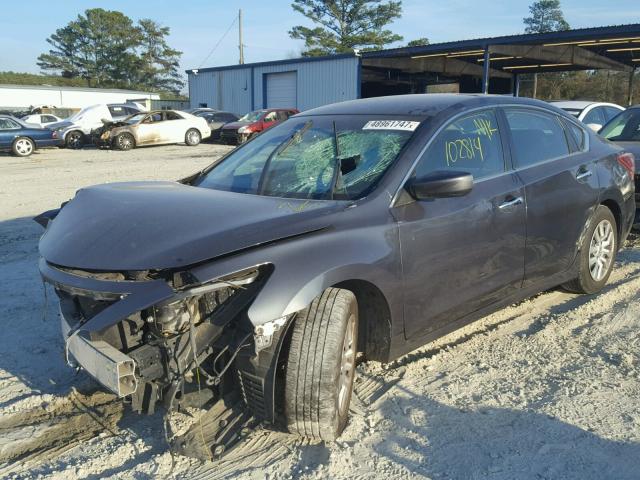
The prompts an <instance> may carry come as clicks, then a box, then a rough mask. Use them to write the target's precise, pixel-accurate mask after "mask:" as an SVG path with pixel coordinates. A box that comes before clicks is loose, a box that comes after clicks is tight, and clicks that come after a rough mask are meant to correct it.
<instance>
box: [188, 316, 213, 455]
mask: <svg viewBox="0 0 640 480" xmlns="http://www.w3.org/2000/svg"><path fill="white" fill-rule="evenodd" d="M194 333H195V327H194V325H193V316H192V315H189V343H190V344H191V353H193V362H194V364H195V370H196V381H197V383H198V398H202V392H201V386H200V362H198V354H197V352H196V339H195V337H194ZM202 415H203V412H202V411H201V412H200V415H198V424H199V426H200V439H201V440H202V447H203V448H204V451H205V452H207V457H208V458H209V461H213V458H212V457H211V452H210V451H209V447H207V442H206V441H205V439H204V427H203V426H202Z"/></svg>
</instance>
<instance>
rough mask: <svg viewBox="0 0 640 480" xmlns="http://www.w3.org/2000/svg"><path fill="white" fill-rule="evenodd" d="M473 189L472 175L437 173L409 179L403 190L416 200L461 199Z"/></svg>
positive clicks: (465, 173)
mask: <svg viewBox="0 0 640 480" xmlns="http://www.w3.org/2000/svg"><path fill="white" fill-rule="evenodd" d="M472 188H473V175H471V174H470V173H467V172H455V171H453V172H452V171H444V170H443V171H438V172H432V173H430V174H428V175H425V176H424V177H419V178H416V177H414V178H410V179H409V180H408V181H407V183H406V184H405V189H406V190H407V191H408V192H409V194H410V195H411V196H412V197H413V198H415V199H416V200H423V199H427V198H445V197H462V196H464V195H466V194H467V193H469V192H470V191H471V189H472Z"/></svg>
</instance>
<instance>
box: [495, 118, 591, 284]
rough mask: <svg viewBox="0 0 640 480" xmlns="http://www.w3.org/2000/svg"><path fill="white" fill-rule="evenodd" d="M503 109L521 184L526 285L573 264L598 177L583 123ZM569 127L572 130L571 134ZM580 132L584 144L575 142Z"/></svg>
mask: <svg viewBox="0 0 640 480" xmlns="http://www.w3.org/2000/svg"><path fill="white" fill-rule="evenodd" d="M504 112H505V117H506V120H507V124H508V125H509V130H510V137H511V152H512V155H513V161H514V166H515V167H516V171H517V173H518V176H519V177H520V179H521V180H522V182H523V183H524V185H525V196H526V201H527V243H526V250H525V283H524V284H525V286H528V285H531V284H533V283H537V282H541V281H544V280H545V279H547V278H548V277H550V276H551V275H553V274H556V273H560V272H562V271H565V270H567V269H568V268H569V267H570V266H571V264H572V262H573V259H574V257H575V253H576V245H577V243H578V240H579V238H580V235H581V234H582V231H583V228H584V226H585V224H586V222H587V219H588V218H589V215H590V214H591V211H592V209H593V207H594V205H595V204H596V203H597V200H598V181H597V176H596V175H595V174H594V173H595V168H594V163H595V160H594V159H593V158H591V156H590V155H589V152H588V142H587V139H588V136H587V135H586V133H585V132H584V131H583V127H580V126H578V124H577V123H573V122H571V121H569V120H561V118H560V117H559V116H558V115H556V114H555V113H552V112H549V111H546V110H542V109H534V108H526V107H517V108H516V107H513V108H505V110H504ZM565 122H566V123H565ZM567 126H570V128H571V129H576V131H575V132H573V135H572V132H570V131H568V129H567V128H566V127H567ZM580 133H582V136H581V137H580V138H581V139H582V145H577V144H576V141H577V138H578V135H579V134H580Z"/></svg>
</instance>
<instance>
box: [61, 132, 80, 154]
mask: <svg viewBox="0 0 640 480" xmlns="http://www.w3.org/2000/svg"><path fill="white" fill-rule="evenodd" d="M83 145H84V134H83V133H82V132H81V131H80V130H73V131H71V132H69V133H67V137H66V138H65V146H66V147H67V148H71V149H73V150H77V149H79V148H82V146H83Z"/></svg>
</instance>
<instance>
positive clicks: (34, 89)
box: [0, 85, 160, 110]
mask: <svg viewBox="0 0 640 480" xmlns="http://www.w3.org/2000/svg"><path fill="white" fill-rule="evenodd" d="M159 99H160V96H159V95H158V94H157V93H148V92H138V91H134V90H118V89H106V88H82V87H57V86H46V85H0V109H6V110H25V109H28V108H29V107H36V106H42V105H46V106H48V107H55V108H70V109H80V108H83V107H87V106H89V105H95V104H96V103H125V102H127V101H136V102H139V103H142V104H143V105H147V108H150V107H151V100H159Z"/></svg>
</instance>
